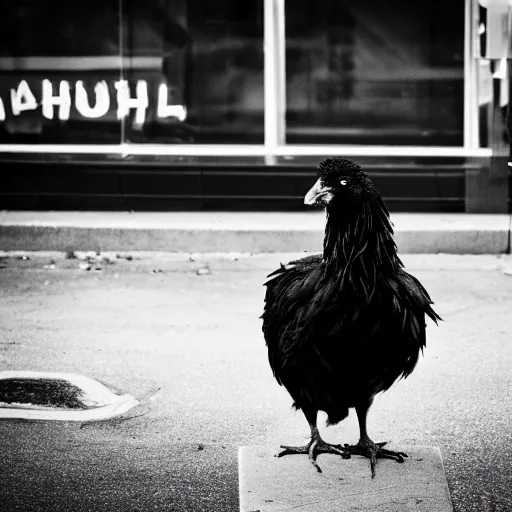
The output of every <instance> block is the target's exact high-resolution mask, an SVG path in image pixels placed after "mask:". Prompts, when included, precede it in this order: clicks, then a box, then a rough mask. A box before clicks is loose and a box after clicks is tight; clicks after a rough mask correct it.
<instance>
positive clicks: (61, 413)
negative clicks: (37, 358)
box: [0, 371, 139, 421]
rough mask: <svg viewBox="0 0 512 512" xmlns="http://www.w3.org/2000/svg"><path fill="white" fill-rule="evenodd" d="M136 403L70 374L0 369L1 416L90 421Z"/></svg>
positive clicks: (124, 409)
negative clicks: (0, 370)
mask: <svg viewBox="0 0 512 512" xmlns="http://www.w3.org/2000/svg"><path fill="white" fill-rule="evenodd" d="M138 403H139V402H138V401H137V400H136V399H135V398H134V397H133V396H131V395H128V394H124V395H122V394H119V393H117V392H115V391H113V390H111V389H109V388H108V387H107V386H105V385H104V384H102V383H101V382H98V381H97V380H95V379H92V378H90V377H86V376H84V375H78V374H73V373H46V372H16V371H4V372H0V418H24V419H33V420H61V421H92V420H103V419H108V418H111V417H113V416H118V415H120V414H123V413H125V412H126V411H128V410H129V409H131V408H132V407H134V406H135V405H137V404H138Z"/></svg>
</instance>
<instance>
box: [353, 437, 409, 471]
mask: <svg viewBox="0 0 512 512" xmlns="http://www.w3.org/2000/svg"><path fill="white" fill-rule="evenodd" d="M386 444H387V442H384V443H374V442H373V441H372V440H371V439H370V438H369V437H368V436H364V437H362V438H361V439H360V440H359V442H358V443H357V444H355V445H348V444H345V446H344V447H343V449H344V450H346V451H347V452H348V453H350V454H351V455H362V456H363V457H367V458H369V459H370V469H371V472H372V478H375V464H377V459H392V460H396V461H397V462H400V463H402V462H404V457H407V454H406V453H404V452H393V451H391V450H386V449H385V448H383V446H384V445H386Z"/></svg>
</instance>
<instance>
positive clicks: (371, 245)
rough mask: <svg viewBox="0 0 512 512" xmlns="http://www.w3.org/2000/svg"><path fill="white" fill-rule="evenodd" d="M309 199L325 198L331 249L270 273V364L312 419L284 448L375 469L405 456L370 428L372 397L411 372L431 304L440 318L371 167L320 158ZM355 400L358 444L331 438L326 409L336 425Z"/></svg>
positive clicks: (266, 317)
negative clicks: (296, 443)
mask: <svg viewBox="0 0 512 512" xmlns="http://www.w3.org/2000/svg"><path fill="white" fill-rule="evenodd" d="M318 175H319V178H318V181H317V182H316V183H315V185H314V186H313V187H312V188H311V190H310V191H309V192H308V193H307V195H306V197H305V199H304V202H305V204H307V205H317V206H323V207H325V208H326V211H327V222H326V228H325V238H324V247H323V255H318V256H309V257H306V258H303V259H300V260H297V261H292V262H290V263H289V264H288V265H286V266H283V265H281V268H280V269H278V270H276V271H275V272H273V273H272V274H270V275H269V276H268V278H269V279H268V280H267V282H266V283H265V285H266V286H267V290H266V294H265V308H264V313H263V315H262V317H261V318H263V333H264V336H265V340H266V343H267V347H268V357H269V362H270V366H271V368H272V371H273V373H274V376H275V378H276V380H277V382H278V383H279V384H280V385H284V386H285V388H286V389H287V390H288V392H289V393H290V395H291V397H292V398H293V400H294V404H293V405H294V407H295V408H296V409H302V411H303V413H304V415H305V416H306V419H307V421H308V423H309V426H310V427H311V441H310V442H309V444H308V445H307V446H303V447H292V446H281V448H284V451H283V452H281V453H280V454H279V455H278V456H283V455H288V454H296V453H303V454H308V455H309V459H310V461H311V462H312V463H313V465H314V466H315V467H316V469H317V470H318V471H321V470H320V467H319V466H318V464H317V463H316V457H317V455H318V454H320V453H334V454H339V455H341V456H342V457H343V458H349V457H350V454H357V455H362V456H365V457H368V458H369V459H370V466H371V472H372V478H373V477H374V476H375V464H376V460H377V458H378V457H381V458H389V459H394V460H396V461H397V462H403V461H404V459H403V457H406V456H407V455H406V454H405V453H402V452H393V451H390V450H387V449H384V448H383V446H384V445H385V444H386V443H374V442H373V441H372V440H371V439H370V438H369V437H368V433H367V431H366V418H367V414H368V410H369V408H370V406H371V405H372V402H373V398H374V397H375V395H376V394H377V393H379V392H381V391H385V390H387V389H389V387H390V386H391V385H392V384H393V383H394V382H395V381H396V380H397V379H398V378H399V377H407V376H408V375H409V374H410V373H411V372H412V371H413V369H414V367H415V366H416V363H417V361H418V357H419V353H420V351H422V352H423V347H425V342H426V334H425V328H426V324H425V314H427V315H428V316H429V317H430V318H431V319H432V320H433V321H434V322H436V324H437V320H441V318H440V317H439V316H438V315H437V314H436V313H435V311H434V310H433V309H432V307H431V304H432V301H431V300H430V297H429V295H428V293H427V291H426V290H425V288H424V287H423V286H422V285H421V283H420V282H419V281H418V280H417V279H416V278H415V277H413V276H412V275H410V274H408V273H407V272H406V271H405V270H404V268H403V263H402V262H401V261H400V258H399V257H398V255H397V248H396V245H395V242H394V240H393V228H392V225H391V222H390V219H389V213H388V210H387V208H386V206H385V205H384V203H383V202H382V199H381V197H380V194H379V192H378V191H377V190H376V189H375V187H374V186H373V184H372V182H371V181H370V179H369V178H368V176H367V175H366V174H365V173H364V172H363V171H362V169H361V168H360V167H359V166H358V165H356V164H355V163H354V162H352V161H350V160H347V159H344V158H332V159H326V160H324V161H322V162H321V163H320V165H319V169H318ZM350 407H354V408H355V409H356V412H357V418H358V421H359V431H360V439H359V442H358V443H357V444H356V445H354V446H349V445H348V444H345V445H344V446H343V447H342V446H341V445H332V444H329V443H326V442H325V441H324V440H323V439H322V438H321V437H320V434H319V431H318V428H317V426H316V420H317V413H318V411H325V412H326V413H327V416H328V420H327V424H328V425H335V424H336V423H339V422H340V421H341V420H343V419H344V418H346V417H347V416H348V411H349V408H350Z"/></svg>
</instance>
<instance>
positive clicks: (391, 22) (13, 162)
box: [0, 0, 509, 213]
mask: <svg viewBox="0 0 512 512" xmlns="http://www.w3.org/2000/svg"><path fill="white" fill-rule="evenodd" d="M493 1H494V2H495V3H496V0H487V2H493ZM498 3H499V2H498ZM485 4H486V1H484V0H481V1H480V3H479V2H478V1H477V0H451V1H450V2H447V1H441V0H429V1H427V0H425V1H418V2H410V1H408V0H390V1H387V2H382V1H378V0H343V1H340V0H293V1H291V0H288V1H286V2H285V0H218V1H215V2H211V1H209V0H145V1H142V0H102V1H101V2H100V1H98V0H89V1H88V2H86V3H76V2H60V1H56V0H50V1H47V2H40V1H36V0H19V1H17V2H4V3H2V4H1V5H0V25H1V30H0V76H1V80H0V163H1V166H2V177H3V180H2V181H3V185H2V187H0V208H2V209H45V210H46V209H53V210H57V209H60V210H77V209H78V210H80V209H86V210H111V209H116V210H190V209H193V210H198V209H199V210H215V209H240V210H253V209H263V210H268V209H283V210H295V209H300V208H302V196H303V193H304V190H306V189H307V187H308V186H309V185H310V183H311V180H312V178H313V176H314V166H315V165H316V163H317V162H318V161H319V160H320V159H321V158H324V157H326V156H332V155H340V156H347V157H350V158H353V159H355V160H356V161H358V162H359V163H361V164H363V165H364V166H365V167H366V169H367V170H368V172H369V173H370V175H371V176H372V177H373V179H374V181H375V182H376V184H377V186H378V187H379V188H380V190H381V191H382V194H383V196H384V198H385V199H386V201H387V203H388V204H389V206H390V208H391V209H392V210H395V211H437V212H442V211H446V212H490V213H491V212H505V211H508V184H507V183H508V182H507V177H508V168H507V161H508V157H509V153H508V151H509V149H508V148H509V146H508V134H507V131H506V114H507V108H508V94H509V86H508V84H509V79H508V77H509V74H508V60H507V56H508V55H507V54H504V55H503V58H494V56H493V57H492V58H482V56H484V57H485V55H484V54H485V51H486V48H485V44H489V43H488V42H486V41H487V39H486V37H485V30H486V29H487V28H488V25H489V26H490V23H489V21H492V20H491V17H489V19H488V20H487V18H486V11H487V7H486V5H485ZM493 15H494V14H493ZM482 41H483V45H482ZM493 44H494V43H493ZM489 48H490V47H489ZM487 49H488V48H487Z"/></svg>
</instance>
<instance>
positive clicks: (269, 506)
mask: <svg viewBox="0 0 512 512" xmlns="http://www.w3.org/2000/svg"><path fill="white" fill-rule="evenodd" d="M390 449H393V447H392V446H391V445H390ZM395 449H399V450H403V451H405V452H406V453H407V454H408V455H409V457H408V459H406V462H405V463H404V464H398V463H397V462H395V461H392V460H386V459H379V460H378V461H377V467H376V475H375V478H374V479H373V480H372V478H371V475H370V467H369V462H368V460H367V459H364V458H362V457H355V456H353V457H352V458H351V459H349V460H343V459H341V458H340V457H337V456H335V455H320V456H319V457H318V463H319V465H320V467H321V468H322V471H323V472H322V473H318V472H317V471H316V470H315V468H314V467H313V466H312V465H311V463H310V462H309V460H308V458H307V457H306V456H302V455H293V456H288V457H282V458H276V457H274V454H275V453H277V452H278V451H279V449H278V447H276V446H243V447H241V448H240V449H239V477H240V478H239V479H240V511H241V512H277V511H285V510H294V511H295V510H297V511H301V512H326V511H331V510H339V511H343V512H351V511H356V510H357V511H358V512H362V511H363V512H364V511H372V512H373V511H377V510H378V511H379V512H402V511H404V512H405V511H408V512H409V511H412V510H414V511H415V512H452V511H453V507H452V502H451V498H450V492H449V489H448V484H447V481H446V476H445V473H444V468H443V463H442V459H441V453H440V450H439V449H438V448H437V447H433V446H400V447H395Z"/></svg>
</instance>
